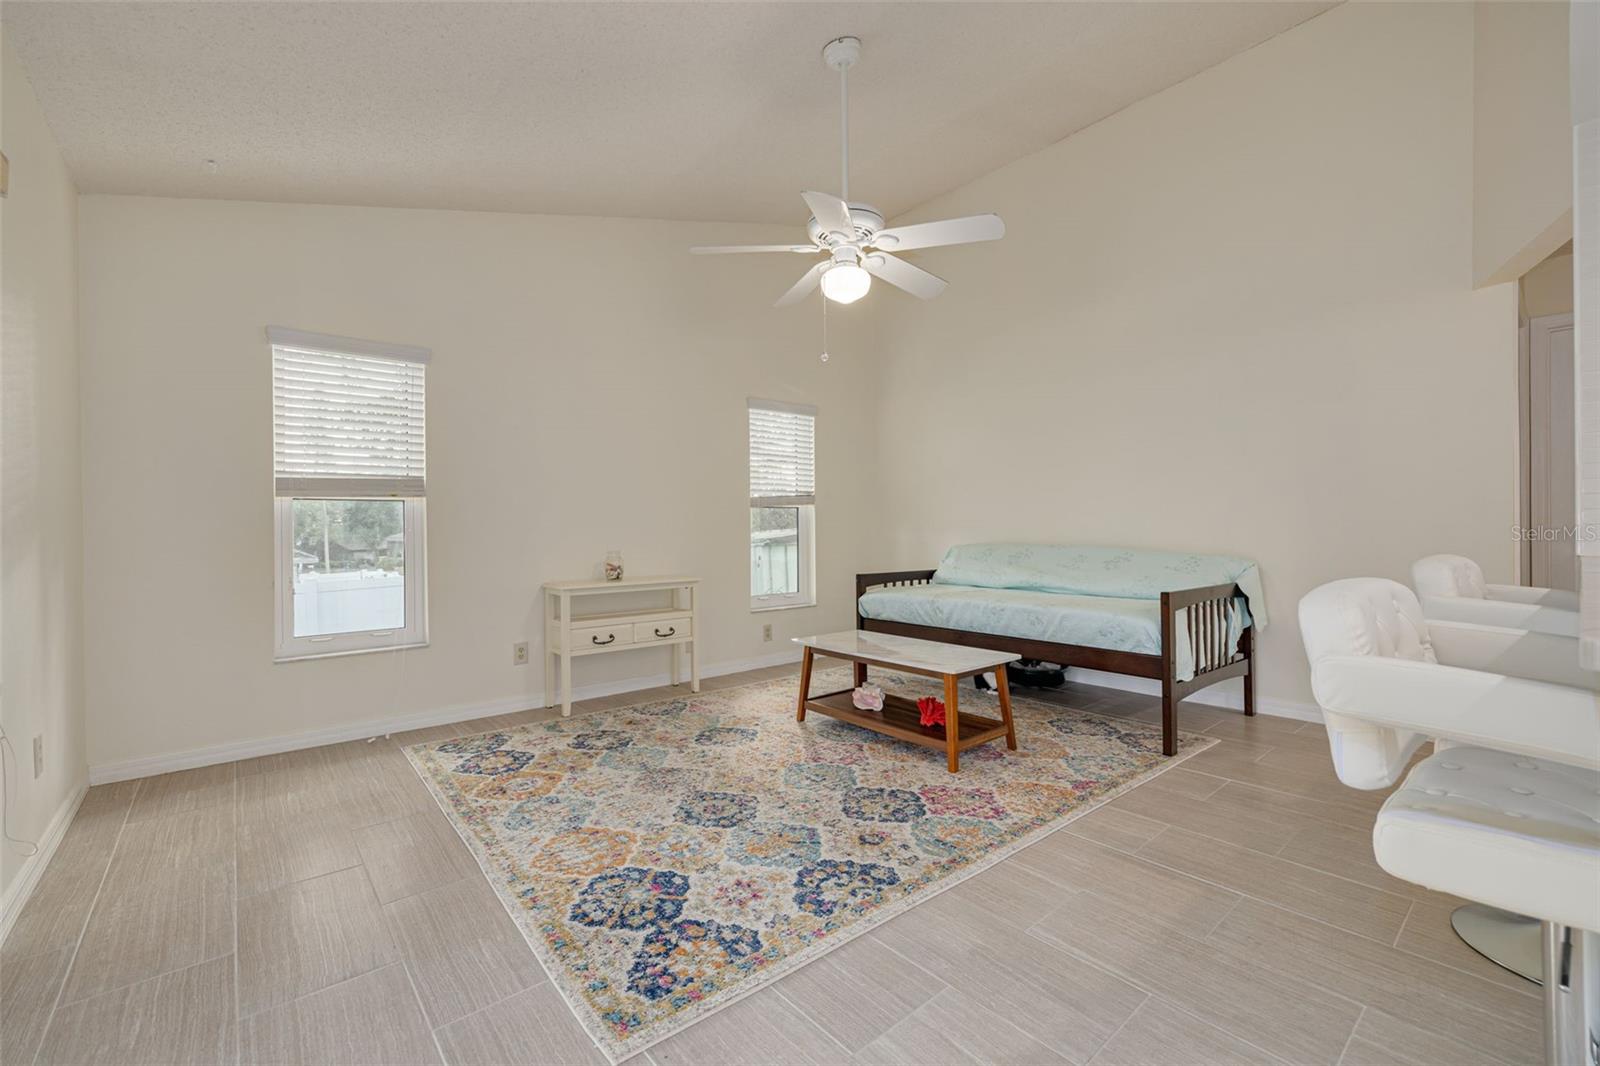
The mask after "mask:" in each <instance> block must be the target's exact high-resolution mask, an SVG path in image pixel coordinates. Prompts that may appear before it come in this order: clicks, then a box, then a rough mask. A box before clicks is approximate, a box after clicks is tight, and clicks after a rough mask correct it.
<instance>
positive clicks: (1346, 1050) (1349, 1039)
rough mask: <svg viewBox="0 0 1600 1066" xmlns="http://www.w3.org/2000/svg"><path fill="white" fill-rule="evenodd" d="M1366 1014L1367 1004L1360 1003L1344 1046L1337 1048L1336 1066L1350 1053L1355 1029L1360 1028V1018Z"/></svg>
mask: <svg viewBox="0 0 1600 1066" xmlns="http://www.w3.org/2000/svg"><path fill="white" fill-rule="evenodd" d="M1366 1016H1367V1005H1366V1004H1365V1003H1363V1004H1361V1011H1360V1012H1359V1013H1358V1014H1357V1015H1356V1020H1355V1023H1354V1024H1353V1025H1351V1026H1350V1035H1349V1036H1347V1037H1345V1038H1344V1047H1342V1048H1340V1049H1339V1057H1338V1059H1336V1060H1335V1062H1336V1064H1337V1066H1344V1058H1345V1056H1346V1055H1348V1054H1350V1045H1351V1044H1353V1043H1354V1042H1355V1039H1356V1030H1357V1029H1359V1028H1361V1019H1362V1018H1365V1017H1366Z"/></svg>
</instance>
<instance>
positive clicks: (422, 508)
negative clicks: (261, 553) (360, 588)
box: [272, 496, 428, 663]
mask: <svg viewBox="0 0 1600 1066" xmlns="http://www.w3.org/2000/svg"><path fill="white" fill-rule="evenodd" d="M317 498H319V497H312V496H278V497H274V499H273V501H272V505H273V539H274V552H273V557H274V559H275V563H274V567H273V569H274V577H273V588H274V595H273V628H274V633H275V634H276V638H275V640H274V644H273V660H274V661H275V662H280V663H286V662H297V661H299V660H302V659H323V658H328V657H330V656H336V655H360V654H362V653H364V652H374V651H395V650H399V649H402V648H424V647H427V645H428V579H427V573H428V562H427V559H428V546H427V540H428V534H427V529H428V523H427V501H426V500H425V499H424V498H422V497H420V496H411V497H404V498H401V499H400V502H401V503H403V504H404V505H405V514H404V518H403V520H402V522H403V524H402V526H401V530H402V532H403V533H404V535H405V542H404V547H403V549H402V550H403V552H404V558H405V612H406V624H405V625H404V626H403V627H401V628H399V629H373V630H366V631H357V632H353V633H328V634H325V635H323V636H316V637H297V636H295V635H294V503H295V500H308V499H317ZM329 498H330V499H332V497H329ZM348 498H349V499H360V498H361V497H348ZM373 498H374V499H376V498H378V497H373ZM340 499H345V497H340Z"/></svg>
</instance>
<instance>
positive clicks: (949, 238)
mask: <svg viewBox="0 0 1600 1066" xmlns="http://www.w3.org/2000/svg"><path fill="white" fill-rule="evenodd" d="M1005 235H1006V224H1005V223H1004V222H1001V221H1000V216H999V215H968V216H967V217H966V218H947V219H944V220H943V221H942V222H919V223H917V224H916V225H915V226H896V227H894V228H893V229H886V230H884V231H882V232H881V233H878V234H877V235H875V236H874V237H873V238H872V247H874V248H882V249H883V250H884V251H886V252H905V251H910V250H911V249H913V248H937V247H939V246H940V245H944V244H976V243H977V242H979V241H997V240H999V239H1000V238H1001V237H1004V236H1005Z"/></svg>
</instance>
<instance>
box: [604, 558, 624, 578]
mask: <svg viewBox="0 0 1600 1066" xmlns="http://www.w3.org/2000/svg"><path fill="white" fill-rule="evenodd" d="M605 573H606V580H607V581H621V580H622V553H621V552H619V551H608V552H606V569H605Z"/></svg>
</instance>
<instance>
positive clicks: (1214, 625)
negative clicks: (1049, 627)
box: [856, 570, 1256, 755]
mask: <svg viewBox="0 0 1600 1066" xmlns="http://www.w3.org/2000/svg"><path fill="white" fill-rule="evenodd" d="M933 574H934V571H932V570H897V571H891V572H887V573H879V574H857V575H856V628H857V629H865V630H868V631H869V632H873V633H895V634H898V635H900V636H903V637H920V638H922V639H923V640H937V641H943V642H944V643H946V644H965V645H967V646H969V647H974V648H989V649H992V650H994V651H1009V652H1015V653H1016V654H1018V655H1021V656H1022V657H1023V658H1026V659H1038V660H1040V661H1041V662H1048V663H1060V664H1061V665H1063V666H1081V667H1086V668H1088V669H1090V670H1104V671H1106V672H1108V673H1113V674H1126V675H1128V676H1129V677H1148V678H1153V679H1154V680H1157V681H1159V682H1161V751H1162V753H1163V754H1165V755H1176V754H1177V751H1178V702H1179V701H1180V700H1183V699H1184V698H1186V697H1188V696H1191V695H1193V694H1194V693H1196V692H1199V691H1200V690H1201V689H1203V688H1206V687H1208V686H1210V685H1214V684H1216V683H1217V682H1218V681H1225V680H1227V679H1228V678H1230V677H1242V678H1244V713H1245V714H1248V715H1253V714H1255V713H1256V684H1255V629H1254V627H1253V626H1246V627H1245V630H1244V632H1243V633H1242V634H1241V635H1240V637H1239V648H1238V650H1237V651H1233V652H1230V650H1229V648H1228V646H1227V645H1228V623H1227V618H1228V614H1227V609H1228V605H1229V603H1230V601H1231V600H1232V599H1233V598H1234V597H1235V596H1242V595H1243V592H1241V591H1240V589H1239V586H1238V585H1235V584H1231V583H1230V584H1226V585H1208V586H1206V587H1205V588H1195V589H1181V590H1177V591H1173V592H1163V593H1162V594H1161V654H1160V655H1145V654H1141V653H1139V652H1132V651H1112V650H1110V649H1107V648H1091V647H1088V646H1087V645H1083V644H1056V643H1053V642H1051V641H1047V640H1030V639H1028V638H1026V637H1007V636H1000V635H998V634H995V633H971V632H967V631H966V630H960V629H943V628H940V627H939V626H919V625H912V624H911V623H909V622H890V621H886V620H883V619H878V618H867V617H864V616H863V615H862V614H861V597H862V596H863V595H864V594H866V592H867V591H868V590H869V589H874V588H885V587H893V586H904V585H926V584H929V583H930V582H931V581H932V579H933ZM1178 611H1183V612H1184V619H1185V624H1186V625H1187V626H1188V630H1189V646H1190V648H1192V649H1193V651H1194V660H1195V664H1194V669H1195V673H1194V677H1192V678H1190V679H1189V680H1187V681H1179V680H1178V679H1177V677H1176V674H1177V663H1176V661H1175V656H1174V651H1175V649H1176V646H1177V645H1176V642H1175V641H1174V640H1173V633H1174V627H1175V626H1176V624H1177V612H1178Z"/></svg>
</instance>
